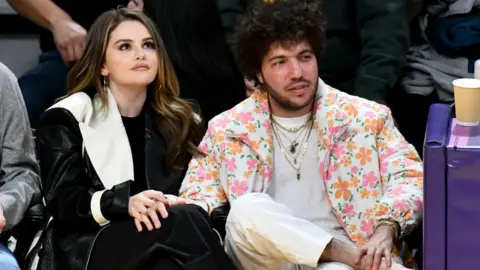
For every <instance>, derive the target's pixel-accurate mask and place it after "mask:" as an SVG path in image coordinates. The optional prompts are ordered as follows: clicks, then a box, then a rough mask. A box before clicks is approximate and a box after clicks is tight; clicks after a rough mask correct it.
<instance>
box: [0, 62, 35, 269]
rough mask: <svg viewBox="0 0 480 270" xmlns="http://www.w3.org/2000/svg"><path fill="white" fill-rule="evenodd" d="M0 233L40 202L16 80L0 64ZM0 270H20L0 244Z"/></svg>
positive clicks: (32, 152)
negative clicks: (32, 205)
mask: <svg viewBox="0 0 480 270" xmlns="http://www.w3.org/2000/svg"><path fill="white" fill-rule="evenodd" d="M0 142H1V143H0V233H4V232H5V231H8V230H10V229H12V228H13V227H14V226H15V225H17V224H18V223H19V222H20V221H21V220H22V219H23V215H24V213H25V211H26V210H27V209H28V207H29V206H30V205H31V204H32V203H38V202H40V197H41V196H40V179H39V176H38V171H39V168H38V164H37V162H36V158H35V150H34V149H35V148H34V144H33V138H32V133H31V131H30V126H29V124H28V118H27V115H26V110H25V104H24V102H23V99H22V94H21V93H20V88H19V87H18V84H17V78H16V77H15V75H13V73H12V72H11V71H10V70H9V69H8V68H7V67H6V66H5V65H3V64H2V63H0ZM0 269H2V270H17V269H20V268H19V266H18V264H17V262H16V260H15V257H14V256H13V254H12V253H11V252H10V250H9V249H8V248H7V247H6V246H5V245H3V244H2V243H0Z"/></svg>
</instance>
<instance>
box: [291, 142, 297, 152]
mask: <svg viewBox="0 0 480 270" xmlns="http://www.w3.org/2000/svg"><path fill="white" fill-rule="evenodd" d="M297 146H298V143H297V142H293V143H292V144H290V153H292V154H295V152H296V151H297Z"/></svg>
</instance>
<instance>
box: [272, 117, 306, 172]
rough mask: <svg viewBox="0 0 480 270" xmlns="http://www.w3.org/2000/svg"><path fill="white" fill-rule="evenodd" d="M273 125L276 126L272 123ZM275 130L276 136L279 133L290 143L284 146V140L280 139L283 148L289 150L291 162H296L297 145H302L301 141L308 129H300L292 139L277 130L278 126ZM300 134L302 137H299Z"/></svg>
mask: <svg viewBox="0 0 480 270" xmlns="http://www.w3.org/2000/svg"><path fill="white" fill-rule="evenodd" d="M274 125H275V126H276V124H274ZM276 127H277V126H276ZM304 131H305V132H304ZM276 132H277V136H278V135H279V134H280V135H281V136H282V137H283V138H285V140H287V141H288V142H289V143H290V144H289V146H288V147H285V143H284V141H283V140H280V142H281V144H282V146H283V148H284V149H288V150H289V151H288V154H289V156H291V157H292V159H293V163H294V164H297V157H298V155H299V154H300V151H297V147H298V146H299V145H303V142H304V141H305V138H306V136H307V134H308V129H307V128H304V129H302V130H301V131H300V133H299V134H298V136H297V137H296V138H295V139H294V140H293V141H292V140H291V139H290V138H288V136H287V135H286V134H285V133H283V132H282V131H281V130H279V129H278V128H277V129H276ZM302 135H303V136H302ZM300 136H302V137H301V138H300ZM299 139H300V140H299Z"/></svg>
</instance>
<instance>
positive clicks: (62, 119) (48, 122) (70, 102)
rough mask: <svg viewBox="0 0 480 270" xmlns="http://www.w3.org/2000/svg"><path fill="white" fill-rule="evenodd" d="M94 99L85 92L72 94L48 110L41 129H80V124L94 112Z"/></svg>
mask: <svg viewBox="0 0 480 270" xmlns="http://www.w3.org/2000/svg"><path fill="white" fill-rule="evenodd" d="M92 109H93V108H92V99H91V98H90V96H89V95H88V94H86V93H84V92H77V93H75V94H72V95H70V96H68V97H66V98H64V99H62V100H60V101H58V102H57V103H55V104H54V105H53V106H51V107H50V108H48V109H47V110H46V111H45V112H44V113H43V115H42V117H41V118H40V123H39V128H42V127H47V126H52V125H55V126H66V127H68V128H73V129H75V130H77V129H78V123H79V122H83V121H84V119H85V118H86V117H87V116H88V115H89V114H91V112H92Z"/></svg>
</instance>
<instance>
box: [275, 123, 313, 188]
mask: <svg viewBox="0 0 480 270" xmlns="http://www.w3.org/2000/svg"><path fill="white" fill-rule="evenodd" d="M312 129H313V121H311V124H310V126H309V128H308V135H307V136H306V139H305V142H304V144H303V148H302V152H301V156H300V161H299V164H298V166H296V164H295V165H294V164H292V162H291V161H290V159H289V158H288V156H287V153H286V151H285V149H284V148H283V147H282V145H281V138H280V136H278V134H277V131H276V126H275V127H274V126H272V130H273V133H274V135H275V137H276V138H277V142H278V145H279V146H280V151H281V152H282V153H283V156H284V157H285V159H286V160H287V162H288V164H290V166H292V168H293V169H294V170H295V171H296V172H297V180H298V181H300V178H301V174H300V169H301V168H302V164H303V161H304V157H305V153H306V150H307V145H308V140H309V138H310V134H311V133H312Z"/></svg>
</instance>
